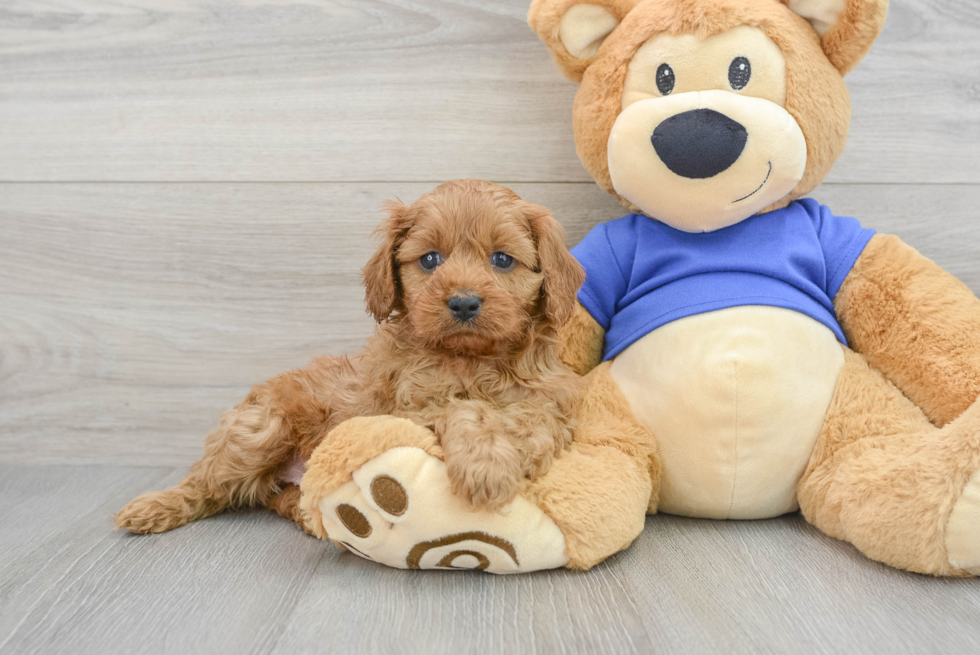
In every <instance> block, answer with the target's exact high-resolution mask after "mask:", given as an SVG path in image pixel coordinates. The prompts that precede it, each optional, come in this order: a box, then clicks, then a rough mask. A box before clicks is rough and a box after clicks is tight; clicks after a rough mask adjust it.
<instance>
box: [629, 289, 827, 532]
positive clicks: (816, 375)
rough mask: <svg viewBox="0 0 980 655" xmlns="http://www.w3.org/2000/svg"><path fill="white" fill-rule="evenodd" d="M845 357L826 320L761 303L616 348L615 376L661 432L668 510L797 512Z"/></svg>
mask: <svg viewBox="0 0 980 655" xmlns="http://www.w3.org/2000/svg"><path fill="white" fill-rule="evenodd" d="M732 326H737V327H736V329H732ZM843 363H844V356H843V354H842V347H841V345H840V343H839V342H838V341H837V339H836V338H835V337H834V334H833V332H831V331H830V330H828V329H827V328H826V327H825V326H823V325H821V324H820V323H818V322H816V321H814V320H812V319H810V318H809V317H807V316H805V315H804V314H801V313H799V312H795V311H792V310H787V309H783V308H780V307H764V306H751V305H746V306H742V307H732V308H729V309H723V310H719V311H712V312H707V313H704V314H696V315H693V316H688V317H686V318H682V319H680V320H677V321H673V322H671V323H669V324H668V325H664V326H663V327H661V328H659V329H656V330H653V331H652V332H650V333H648V334H647V335H646V336H644V337H643V338H642V339H640V340H638V341H636V342H635V343H633V344H632V345H631V346H630V347H629V348H627V349H626V350H624V351H623V352H622V353H620V354H619V355H617V356H616V358H615V359H614V360H613V361H612V365H611V368H610V373H611V376H612V379H613V381H615V382H616V384H617V385H618V386H619V388H620V390H621V391H622V393H623V396H624V397H625V398H626V399H627V402H628V404H629V406H630V408H631V409H632V410H633V412H634V414H635V416H636V419H637V421H638V422H639V423H640V424H641V425H643V426H644V427H646V428H647V429H648V430H649V431H650V432H651V433H652V434H654V435H656V438H657V448H658V452H659V454H660V463H661V475H660V480H661V487H660V503H659V509H660V511H662V512H667V513H670V514H680V515H683V516H696V517H701V518H714V519H752V518H769V517H773V516H779V515H780V514H785V513H786V512H792V511H794V510H795V509H797V500H796V485H797V483H798V482H799V481H800V477H801V476H802V475H803V470H804V468H806V464H807V461H808V460H809V458H810V452H811V451H812V449H813V444H814V442H815V441H816V439H817V435H818V434H819V433H820V428H821V426H822V425H823V419H824V414H825V413H826V411H827V407H828V405H829V404H830V399H831V397H832V396H833V393H834V386H835V384H836V382H837V374H838V371H839V370H840V368H841V366H842V365H843Z"/></svg>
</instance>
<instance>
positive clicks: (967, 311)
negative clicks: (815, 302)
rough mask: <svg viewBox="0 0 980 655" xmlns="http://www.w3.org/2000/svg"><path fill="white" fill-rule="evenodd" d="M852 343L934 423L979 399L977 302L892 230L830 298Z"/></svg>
mask: <svg viewBox="0 0 980 655" xmlns="http://www.w3.org/2000/svg"><path fill="white" fill-rule="evenodd" d="M834 305H835V308H836V310H837V317H838V320H839V321H840V323H841V326H842V327H843V328H844V332H845V334H846V336H847V339H848V342H849V343H850V346H851V348H853V349H854V350H856V351H857V352H859V353H861V354H862V355H864V357H865V358H866V359H867V361H868V362H869V363H870V364H871V365H872V366H873V367H875V368H877V369H878V370H880V371H881V372H882V373H884V374H885V376H886V377H887V378H889V379H890V380H891V381H892V382H893V383H894V384H895V385H896V386H897V387H898V388H899V389H901V390H902V392H903V393H904V394H905V395H906V396H908V397H909V399H911V400H912V401H913V402H914V403H915V404H917V405H918V406H919V407H920V408H922V410H923V411H924V412H925V414H926V416H928V417H929V419H930V420H931V421H932V422H933V423H935V424H936V425H944V424H946V423H948V422H949V421H951V420H953V419H954V418H956V417H957V416H959V415H960V414H961V413H962V412H963V411H964V410H965V409H966V408H967V407H969V406H970V405H971V404H972V403H973V402H974V401H975V400H976V399H977V397H978V396H980V300H978V299H977V297H976V296H975V295H974V294H973V293H972V292H971V291H970V289H969V288H967V286H966V285H964V284H963V283H962V282H960V281H959V280H957V279H956V278H954V277H953V276H952V275H950V274H948V273H946V272H945V271H944V270H943V269H941V268H940V267H939V266H937V265H936V264H934V263H933V262H931V261H930V260H928V259H926V258H925V257H923V256H922V255H920V254H919V253H918V252H917V251H916V250H915V249H914V248H912V247H910V246H908V245H906V244H905V243H903V242H902V241H901V240H900V239H899V238H898V237H895V236H891V235H882V234H878V235H875V237H873V238H872V239H871V241H870V242H868V245H867V247H866V248H865V249H864V252H863V253H862V255H861V256H860V257H859V258H858V261H857V263H856V264H855V265H854V268H853V269H852V270H851V272H850V274H849V275H848V277H847V279H846V280H844V283H843V285H842V286H841V288H840V291H839V292H838V293H837V297H836V298H835V300H834Z"/></svg>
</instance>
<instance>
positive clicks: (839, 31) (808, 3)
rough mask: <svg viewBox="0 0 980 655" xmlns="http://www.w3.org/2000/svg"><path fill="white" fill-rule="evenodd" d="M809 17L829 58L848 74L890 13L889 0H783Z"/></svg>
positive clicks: (869, 46) (838, 68)
mask: <svg viewBox="0 0 980 655" xmlns="http://www.w3.org/2000/svg"><path fill="white" fill-rule="evenodd" d="M780 1H781V2H782V3H783V4H785V5H786V6H787V7H789V8H790V9H791V10H792V11H793V12H794V13H797V14H799V15H800V16H802V17H803V18H805V19H807V20H808V21H810V24H811V25H813V28H814V29H815V30H816V31H817V33H818V34H819V35H820V45H821V46H822V47H823V51H824V54H826V55H827V59H829V60H830V63H832V64H833V65H834V68H836V69H837V70H838V71H840V74H841V75H846V74H847V73H848V72H849V71H850V70H851V69H853V68H854V67H855V66H857V65H858V62H859V61H861V58H862V57H864V55H865V54H867V52H868V50H869V49H870V48H871V44H872V43H874V40H875V39H877V38H878V34H879V33H880V32H881V28H882V27H884V25H885V17H886V16H887V15H888V0H780Z"/></svg>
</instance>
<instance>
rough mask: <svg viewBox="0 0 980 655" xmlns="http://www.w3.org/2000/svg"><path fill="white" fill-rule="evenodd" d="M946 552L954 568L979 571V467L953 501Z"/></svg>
mask: <svg viewBox="0 0 980 655" xmlns="http://www.w3.org/2000/svg"><path fill="white" fill-rule="evenodd" d="M946 555H947V557H949V563H950V564H952V565H953V566H955V567H956V568H958V569H964V570H966V571H969V572H970V573H972V574H973V575H980V471H977V472H976V473H974V474H973V477H972V478H970V481H969V482H967V483H966V487H965V488H964V489H963V494H962V495H961V496H960V498H959V500H957V501H956V504H955V505H953V512H952V513H951V514H950V515H949V523H947V524H946Z"/></svg>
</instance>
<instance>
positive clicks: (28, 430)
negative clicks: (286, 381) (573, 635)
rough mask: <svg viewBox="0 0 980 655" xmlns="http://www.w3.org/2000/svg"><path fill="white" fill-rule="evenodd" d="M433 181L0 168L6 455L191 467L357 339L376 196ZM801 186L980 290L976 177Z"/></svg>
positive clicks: (574, 198) (525, 190) (598, 205)
mask: <svg viewBox="0 0 980 655" xmlns="http://www.w3.org/2000/svg"><path fill="white" fill-rule="evenodd" d="M512 186H513V187H514V189H515V190H516V191H517V192H518V193H520V194H521V195H523V196H524V197H526V198H528V199H529V200H532V201H534V202H539V203H541V204H544V205H546V206H548V207H551V208H552V209H553V211H554V212H555V215H556V216H558V217H559V219H560V220H561V221H562V222H563V223H564V224H565V225H566V227H567V228H568V233H569V243H576V242H577V241H578V240H580V239H581V238H582V237H583V236H584V235H585V233H586V232H587V231H588V230H589V229H590V228H591V227H592V226H593V225H595V224H596V223H598V222H600V221H602V220H608V219H610V218H613V217H616V216H619V215H621V214H622V212H623V210H622V208H621V207H619V205H617V204H616V203H615V202H613V201H612V200H611V199H610V198H609V197H608V196H607V195H606V194H604V193H602V192H601V191H599V190H598V189H597V188H596V187H595V185H593V184H590V183H576V184H517V185H512ZM429 188H431V185H428V184H416V183H374V184H367V183H365V184H74V185H73V184H3V185H0V193H2V197H3V202H2V204H0V235H3V238H0V306H2V308H3V311H2V312H0V434H3V435H4V436H3V438H0V461H8V462H24V463H28V462H31V463H82V462H89V463H99V462H102V463H108V462H112V463H127V464H136V465H179V466H187V465H189V464H190V463H191V462H192V461H194V460H195V459H197V457H198V456H199V455H200V453H201V447H202V445H201V444H202V442H203V438H204V435H205V434H206V433H207V431H208V430H209V429H210V427H211V426H212V425H214V424H215V423H216V421H217V417H218V415H219V413H220V412H221V411H222V410H223V409H226V408H228V407H231V406H232V405H234V404H235V403H237V402H238V401H239V400H240V399H241V398H242V397H243V396H244V394H245V392H246V390H247V389H248V387H249V386H250V385H252V384H255V383H257V382H260V381H262V380H264V379H265V378H267V377H270V376H272V375H275V374H276V373H279V372H280V371H283V370H286V369H288V368H292V367H294V366H299V365H302V364H303V363H305V362H306V361H307V360H308V359H309V358H310V357H312V356H314V355H317V354H323V353H335V354H339V353H343V352H351V351H355V350H357V349H359V348H360V347H361V346H362V344H363V342H364V339H365V338H366V337H367V336H368V335H369V334H370V332H371V330H372V329H373V322H372V320H371V319H370V318H369V317H368V316H367V315H366V314H365V313H364V311H363V300H362V289H361V286H360V276H359V271H360V268H361V266H362V265H363V264H364V262H366V261H367V259H368V257H369V256H370V253H371V252H372V249H373V241H372V240H371V232H372V230H373V229H374V227H375V226H376V224H377V222H378V221H379V219H380V216H381V214H380V213H379V209H378V208H379V207H380V206H381V203H382V201H383V200H384V199H386V198H391V197H401V198H402V199H403V200H405V201H406V202H410V201H412V200H414V199H415V198H416V197H418V196H419V195H420V194H422V193H423V192H425V191H426V190H428V189H429ZM815 197H816V198H818V199H819V200H821V201H823V202H825V203H827V204H829V205H830V206H831V207H833V208H834V209H835V211H836V212H838V213H840V214H850V215H854V216H859V217H861V219H862V221H863V222H864V224H865V225H867V226H869V227H875V228H877V229H879V230H881V231H885V232H894V233H897V234H899V235H901V236H902V237H903V238H905V239H906V240H907V241H908V242H909V243H911V244H912V245H913V246H916V247H918V248H919V249H920V250H921V251H922V252H923V253H924V254H926V255H927V256H928V257H931V258H933V259H934V260H935V261H937V262H938V263H939V264H940V265H942V266H944V267H945V268H946V269H947V270H949V271H950V272H951V273H952V274H954V275H957V276H958V277H960V278H961V279H962V280H963V281H964V282H965V283H966V284H967V285H969V286H970V287H971V288H972V289H973V290H974V291H975V292H980V257H978V256H977V245H976V244H977V243H978V242H980V221H978V217H977V212H976V207H977V206H980V187H976V186H969V185H965V186H935V185H920V186H908V185H897V186H881V185H865V186H862V185H825V186H824V187H822V188H821V189H819V190H818V191H817V192H816V194H815ZM937 207H942V210H941V212H937Z"/></svg>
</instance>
